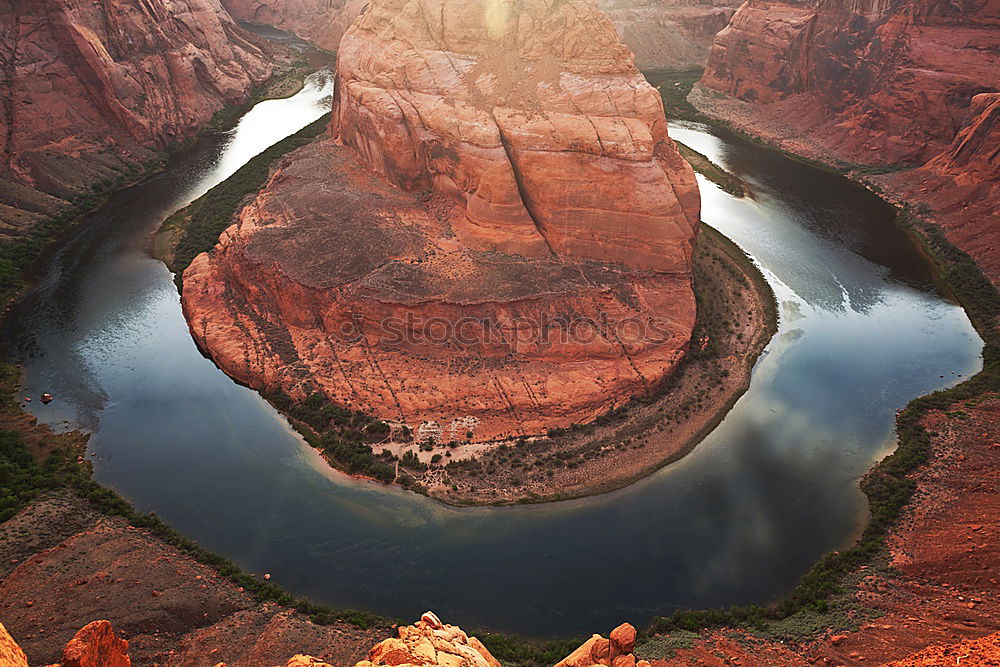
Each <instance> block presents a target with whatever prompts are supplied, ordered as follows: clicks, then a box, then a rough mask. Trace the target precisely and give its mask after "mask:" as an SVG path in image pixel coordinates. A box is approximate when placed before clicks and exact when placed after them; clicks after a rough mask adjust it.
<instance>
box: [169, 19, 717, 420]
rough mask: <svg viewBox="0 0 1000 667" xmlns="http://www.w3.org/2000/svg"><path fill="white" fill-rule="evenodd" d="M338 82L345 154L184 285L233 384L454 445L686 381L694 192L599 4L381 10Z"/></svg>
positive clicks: (648, 91)
mask: <svg viewBox="0 0 1000 667" xmlns="http://www.w3.org/2000/svg"><path fill="white" fill-rule="evenodd" d="M337 76H338V86H337V93H336V94H335V95H336V96H335V104H334V114H333V131H334V133H335V136H336V137H337V138H338V139H339V140H340V142H342V143H343V144H346V147H340V146H337V145H334V142H325V143H321V144H314V145H312V146H309V147H306V148H304V149H302V150H300V151H299V152H298V153H295V154H293V155H292V156H290V157H289V158H288V159H286V160H285V161H284V162H283V163H282V164H281V165H280V166H279V167H278V169H277V170H276V172H275V173H274V175H273V176H272V179H271V181H270V183H269V184H268V185H267V186H266V187H265V188H264V190H263V191H262V192H261V193H260V194H259V195H258V197H257V198H256V200H255V201H254V202H253V203H251V204H250V205H249V206H247V207H246V208H245V209H244V210H243V212H242V213H241V214H240V215H239V219H238V221H237V223H236V224H235V225H233V226H232V227H231V228H230V229H229V230H227V231H226V232H225V233H224V234H223V237H222V239H221V240H220V244H219V246H218V247H217V248H216V250H215V251H214V252H212V253H208V254H203V255H201V256H199V257H198V258H196V260H195V261H194V262H193V263H192V264H191V266H190V267H189V268H188V270H187V271H186V272H185V276H184V293H183V303H184V308H185V313H186V315H187V317H188V321H189V323H190V325H191V330H192V332H193V334H194V335H195V337H196V339H197V340H198V341H199V343H200V344H201V345H202V346H203V348H204V349H206V350H207V351H208V352H209V353H210V354H211V355H212V357H213V358H214V359H215V360H216V361H217V362H218V363H219V364H220V365H221V366H222V367H223V368H224V369H225V370H226V371H227V372H228V373H230V374H231V375H233V376H235V377H237V378H239V379H241V380H243V381H245V382H247V383H249V384H251V385H253V386H257V387H264V388H268V389H274V388H278V387H280V388H283V389H285V390H286V391H288V392H289V393H291V394H292V395H295V396H300V397H301V396H303V395H305V394H308V393H310V392H312V391H315V390H320V391H322V392H323V393H325V394H326V395H327V396H328V397H329V398H330V399H331V400H334V401H336V402H338V403H341V404H345V405H349V406H351V407H352V408H361V409H364V410H367V411H371V412H373V413H375V414H376V415H378V416H380V417H384V418H387V419H392V420H397V421H399V422H402V423H405V424H408V425H410V426H411V427H412V428H414V429H415V428H416V427H418V426H419V425H421V424H422V423H423V422H434V425H435V426H436V427H437V428H438V429H439V431H438V432H437V433H438V435H437V436H436V437H438V438H439V439H444V440H450V439H463V438H469V437H475V438H476V439H480V438H493V437H501V436H510V435H518V434H524V433H537V432H540V431H544V430H545V429H546V428H549V427H557V426H565V425H568V424H570V423H573V422H580V421H587V420H589V419H591V418H593V417H594V416H596V415H597V414H600V413H601V412H603V411H605V410H607V409H609V408H611V407H613V406H615V405H619V404H621V403H622V402H624V401H626V400H627V399H628V397H629V396H631V395H634V394H636V393H642V392H645V391H648V390H650V389H651V388H653V387H654V386H656V384H657V383H658V382H660V381H661V380H663V379H664V378H665V377H667V376H668V375H669V374H670V373H671V372H672V370H673V369H674V368H675V366H676V364H677V363H678V361H679V360H680V358H681V356H682V355H683V351H684V349H685V348H686V346H687V343H688V340H689V338H690V333H691V328H692V326H693V323H694V298H693V294H692V292H691V285H690V270H691V265H690V260H691V243H692V241H693V238H694V235H695V233H696V230H697V225H698V219H699V210H698V208H699V199H698V193H697V186H696V183H695V180H694V177H693V172H692V171H691V169H690V167H688V166H687V164H686V163H685V162H684V161H683V160H682V159H681V158H680V155H679V154H678V152H677V149H676V147H675V146H674V144H673V142H672V141H671V140H670V139H669V137H668V136H667V131H666V130H667V128H666V122H665V120H664V117H663V110H662V105H661V102H660V99H659V96H658V95H657V93H656V92H655V91H654V90H653V89H652V88H651V87H650V86H649V85H648V84H647V83H646V82H645V80H644V79H643V78H642V76H641V75H640V74H639V73H638V71H637V70H636V69H635V66H634V64H633V60H632V57H631V54H630V53H629V52H628V50H627V49H626V48H625V47H624V46H622V45H621V44H620V43H619V42H618V40H617V35H616V34H615V31H614V28H613V26H612V25H611V24H610V22H609V21H608V20H607V19H606V18H605V17H604V16H603V15H602V14H600V12H599V11H598V10H597V9H596V7H595V6H594V5H593V4H592V3H590V2H587V1H586V0H573V1H572V2H565V3H562V4H558V5H552V6H547V5H546V4H545V3H543V2H541V0H530V1H527V2H523V3H521V5H520V7H519V8H515V6H514V5H513V4H502V3H500V4H495V5H484V4H482V3H480V2H475V1H473V0H444V1H441V0H406V1H404V0H376V1H375V2H373V3H372V5H371V6H370V8H369V9H368V11H367V12H366V13H365V14H363V15H362V16H361V17H360V18H359V19H358V21H357V22H356V23H355V25H354V26H353V27H352V28H351V29H350V30H349V31H348V33H347V34H346V35H345V37H344V39H343V41H342V45H341V50H340V57H339V59H338V73H337ZM372 172H374V174H375V175H377V176H378V177H376V176H375V175H373V173H372ZM379 177H380V178H379ZM386 181H388V184H386ZM431 430H432V431H433V426H432V427H431ZM470 433H471V434H473V435H469V434H470Z"/></svg>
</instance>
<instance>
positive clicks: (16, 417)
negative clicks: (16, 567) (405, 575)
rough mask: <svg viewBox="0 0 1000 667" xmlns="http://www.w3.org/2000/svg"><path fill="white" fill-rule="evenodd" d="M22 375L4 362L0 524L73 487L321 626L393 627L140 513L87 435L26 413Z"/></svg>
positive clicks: (0, 375)
mask: <svg viewBox="0 0 1000 667" xmlns="http://www.w3.org/2000/svg"><path fill="white" fill-rule="evenodd" d="M20 377H21V373H20V369H19V368H17V367H16V366H13V365H10V364H0V394H2V401H0V521H6V520H7V519H9V518H11V517H12V516H14V515H15V514H16V513H17V512H19V511H20V510H21V509H23V508H24V507H26V506H27V505H28V504H29V503H30V502H31V501H32V500H34V499H35V498H37V497H39V496H40V495H42V494H43V493H46V492H49V491H57V490H63V489H68V490H70V491H72V492H73V493H74V494H75V495H76V496H78V497H79V498H81V499H83V500H85V501H87V502H88V503H90V505H92V506H93V508H94V509H95V510H97V511H98V512H100V513H102V514H105V515H107V516H112V517H115V516H117V517H122V518H124V519H125V520H126V521H127V522H128V523H129V524H131V525H132V526H135V527H136V528H141V529H143V530H146V531H148V532H149V533H150V534H151V535H153V536H154V537H156V538H157V539H159V540H161V541H163V542H165V543H166V544H169V545H170V546H172V547H174V548H175V549H177V551H179V552H180V553H181V554H183V555H185V556H190V557H191V558H193V559H194V560H196V561H198V562H199V563H203V564H205V565H208V566H210V567H212V568H213V569H214V570H215V571H216V572H218V573H219V574H220V575H222V576H223V577H226V578H228V579H229V580H231V581H232V582H233V583H234V584H236V585H238V586H241V587H243V588H244V589H245V590H246V591H247V592H249V593H250V595H251V596H253V597H254V598H255V599H257V600H258V601H260V602H275V603H277V604H279V605H281V606H283V607H287V608H289V609H295V610H296V611H299V612H301V613H303V614H306V615H308V616H309V617H310V619H311V620H312V621H313V622H314V623H319V624H329V623H333V622H336V621H347V622H349V623H353V624H355V625H357V626H359V627H361V628H369V627H378V626H382V627H388V626H389V625H392V624H393V623H394V621H392V620H390V619H387V618H385V617H382V616H379V615H377V614H372V613H369V612H364V611H357V610H347V609H333V608H331V607H328V606H326V605H321V604H316V603H314V602H312V601H310V600H307V599H305V598H301V597H297V596H294V595H291V594H290V593H288V592H286V591H284V590H283V589H281V588H280V587H279V586H277V585H275V584H273V583H270V582H269V581H262V580H261V579H258V578H256V577H254V576H251V575H249V574H246V573H244V572H243V571H242V570H240V568H239V567H238V566H237V565H236V564H234V563H232V562H231V561H229V560H227V559H225V558H223V557H222V556H219V555H218V554H215V553H212V552H210V551H208V550H207V549H204V548H202V547H201V546H199V545H198V544H197V543H196V542H194V541H192V540H189V539H187V538H185V537H183V536H182V535H180V534H179V533H178V532H177V531H175V530H174V529H173V528H171V527H170V526H168V525H167V524H166V523H164V522H163V521H161V520H160V518H159V517H157V516H155V515H152V514H143V513H142V512H139V511H137V510H136V509H135V508H133V507H132V506H131V505H130V504H129V503H128V502H127V501H126V500H124V499H123V498H122V497H121V496H119V495H118V494H117V493H115V492H114V491H112V490H111V489H108V488H107V487H104V486H102V485H101V484H99V483H97V482H95V481H94V480H93V479H92V477H91V475H92V472H93V468H92V466H91V465H90V463H89V462H88V461H86V460H85V459H86V457H85V452H86V441H87V438H86V437H85V436H82V435H80V434H79V433H70V434H65V435H53V434H52V433H51V431H49V429H48V427H46V426H44V425H39V424H37V423H36V422H35V421H34V419H32V418H30V417H27V416H26V415H25V414H24V413H23V412H22V411H21V409H20V407H19V404H18V401H17V400H16V391H17V388H18V385H19V384H20Z"/></svg>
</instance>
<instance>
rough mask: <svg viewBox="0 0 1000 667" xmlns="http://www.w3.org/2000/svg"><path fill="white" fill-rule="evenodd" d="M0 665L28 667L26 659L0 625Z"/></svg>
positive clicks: (0, 624) (1, 624) (5, 629)
mask: <svg viewBox="0 0 1000 667" xmlns="http://www.w3.org/2000/svg"><path fill="white" fill-rule="evenodd" d="M0 665H5V666H6V667H28V658H27V657H25V655H24V651H22V650H21V647H20V646H18V645H17V642H16V641H14V638H13V637H11V636H10V633H9V632H7V628H5V627H4V626H3V623H0Z"/></svg>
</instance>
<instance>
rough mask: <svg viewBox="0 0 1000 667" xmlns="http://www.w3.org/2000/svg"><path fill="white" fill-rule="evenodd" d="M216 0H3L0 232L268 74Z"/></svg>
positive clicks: (169, 139)
mask: <svg viewBox="0 0 1000 667" xmlns="http://www.w3.org/2000/svg"><path fill="white" fill-rule="evenodd" d="M252 40H253V38H252V37H251V36H249V35H248V34H247V33H245V32H244V31H242V30H241V29H240V28H239V27H238V26H237V25H236V24H235V22H234V21H233V20H232V18H230V17H229V15H228V14H226V12H225V10H223V9H222V7H221V5H219V3H218V0H147V1H144V2H124V1H122V0H99V1H97V2H79V1H77V0H0V88H2V90H3V95H2V106H3V109H2V113H0V158H2V159H0V240H2V239H3V237H4V236H7V237H17V236H18V235H19V234H21V233H23V232H24V231H25V229H28V228H30V227H31V226H32V225H33V224H35V223H37V222H38V221H39V220H40V219H41V218H42V217H44V216H46V215H51V214H53V213H55V212H57V211H58V210H59V209H60V208H62V207H63V206H64V204H65V200H67V199H69V198H71V197H73V196H75V195H78V194H80V193H82V192H85V191H88V190H89V188H90V186H92V185H93V184H99V183H105V184H111V183H114V182H117V181H118V180H119V179H120V178H121V177H122V175H123V173H125V172H126V171H127V167H128V165H129V164H131V163H136V162H143V161H145V160H148V159H150V158H152V157H153V156H154V152H153V151H157V150H160V149H163V148H165V147H167V146H168V145H170V144H172V143H174V142H177V141H182V140H185V139H188V138H190V137H191V136H192V135H193V134H194V133H195V132H196V131H197V129H198V128H200V127H202V126H204V125H205V124H206V123H207V122H208V121H209V120H210V119H211V117H212V115H213V113H214V112H216V111H218V110H219V109H221V108H223V106H225V105H227V104H235V103H239V102H242V101H243V100H245V99H246V98H247V96H248V94H249V92H250V89H251V88H252V87H253V86H254V85H255V84H259V83H261V82H263V81H265V80H266V79H267V78H268V77H269V76H270V71H271V69H270V65H269V64H268V60H267V58H266V57H265V54H264V53H263V52H262V50H261V46H260V45H259V44H258V43H257V42H256V41H252Z"/></svg>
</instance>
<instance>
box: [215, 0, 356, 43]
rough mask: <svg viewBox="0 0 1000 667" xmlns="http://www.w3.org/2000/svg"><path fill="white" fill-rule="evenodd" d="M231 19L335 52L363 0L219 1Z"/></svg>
mask: <svg viewBox="0 0 1000 667" xmlns="http://www.w3.org/2000/svg"><path fill="white" fill-rule="evenodd" d="M222 4H223V5H224V6H225V8H226V9H227V10H228V11H229V13H230V14H232V15H233V16H234V17H235V18H237V19H240V20H242V21H249V22H251V23H263V24H266V25H272V26H274V27H276V28H280V29H281V30H285V31H287V32H291V33H295V34H296V35H298V36H299V37H301V38H302V39H307V40H309V41H310V42H312V43H313V44H315V45H316V46H318V47H320V48H322V49H327V50H329V51H336V50H337V47H338V46H339V45H340V38H341V37H343V36H344V33H345V32H346V31H347V29H348V28H349V27H350V26H351V23H352V22H353V21H354V19H355V18H357V16H358V14H360V13H361V10H362V9H363V8H364V6H365V5H366V4H367V2H366V0H222Z"/></svg>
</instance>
